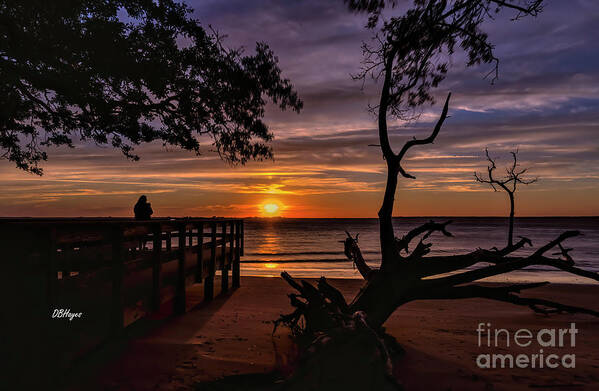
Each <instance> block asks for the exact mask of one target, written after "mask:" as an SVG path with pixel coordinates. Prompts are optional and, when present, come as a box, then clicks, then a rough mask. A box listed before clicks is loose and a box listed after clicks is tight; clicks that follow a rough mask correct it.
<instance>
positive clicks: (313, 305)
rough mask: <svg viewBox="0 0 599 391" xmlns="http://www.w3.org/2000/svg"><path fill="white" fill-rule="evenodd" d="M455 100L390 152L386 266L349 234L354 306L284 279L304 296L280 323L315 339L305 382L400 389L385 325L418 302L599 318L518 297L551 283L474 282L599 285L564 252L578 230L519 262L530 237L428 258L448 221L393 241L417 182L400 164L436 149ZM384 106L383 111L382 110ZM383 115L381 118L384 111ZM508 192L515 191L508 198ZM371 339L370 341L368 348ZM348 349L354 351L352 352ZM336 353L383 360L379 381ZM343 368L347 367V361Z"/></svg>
mask: <svg viewBox="0 0 599 391" xmlns="http://www.w3.org/2000/svg"><path fill="white" fill-rule="evenodd" d="M449 99H450V96H448V97H447V100H446V101H445V105H444V107H443V111H442V113H441V117H440V118H439V120H438V121H437V124H436V126H435V128H434V129H433V132H432V133H431V135H430V136H429V137H427V138H425V139H421V140H420V139H413V140H410V141H408V142H407V143H406V144H405V145H404V147H403V148H402V150H401V151H400V152H399V154H397V155H396V154H394V153H393V152H392V151H391V149H390V148H386V147H383V151H384V154H385V159H386V161H387V167H388V175H387V179H388V181H387V187H386V190H385V197H384V200H383V205H382V207H381V210H380V211H379V223H380V230H381V233H380V237H381V256H382V257H381V258H382V260H381V266H380V268H379V269H373V268H371V267H370V266H369V265H368V264H367V262H366V261H365V260H364V258H363V257H362V253H361V251H360V248H359V246H358V241H357V237H356V238H353V237H352V236H351V235H350V234H349V233H348V234H347V238H346V240H345V254H346V255H347V257H348V258H349V259H350V260H351V261H352V262H353V263H355V264H356V266H357V268H358V270H359V271H360V274H361V275H362V276H363V277H364V279H365V285H364V287H363V288H362V289H361V290H360V292H359V293H358V294H357V296H356V297H355V298H354V299H353V300H352V301H351V302H350V303H347V302H346V301H345V299H344V298H343V295H342V294H341V293H340V292H339V291H337V290H336V289H335V288H334V287H332V286H331V285H329V284H328V283H327V281H326V280H325V279H324V277H323V278H321V279H320V281H319V283H318V285H317V286H316V287H315V286H313V285H312V284H310V283H309V282H307V281H301V282H297V281H295V280H294V279H293V278H292V277H291V276H290V275H288V274H287V273H283V274H282V276H283V278H284V279H285V280H286V281H287V282H288V283H289V284H290V285H291V286H292V287H293V288H294V289H296V290H297V291H298V293H295V294H291V295H289V297H290V299H291V304H292V305H293V306H294V307H295V311H294V312H293V313H291V314H289V315H284V316H282V317H281V318H280V319H279V320H278V321H277V322H276V325H278V324H279V323H283V324H285V325H287V326H289V327H290V328H291V329H292V330H293V332H294V334H295V335H302V336H303V337H304V338H305V337H306V336H308V341H312V342H311V343H310V344H308V345H307V346H306V350H305V351H306V358H305V359H304V360H303V361H302V362H303V363H304V364H302V368H303V369H302V371H300V372H301V373H303V374H304V375H302V376H308V375H307V373H308V372H310V371H308V372H306V371H305V368H306V367H308V368H312V369H313V370H315V368H320V370H321V371H325V369H323V368H326V372H327V375H326V376H327V379H331V378H335V379H337V378H338V379H341V378H342V379H344V380H343V381H345V382H347V381H349V384H354V385H355V384H358V383H360V382H363V381H367V382H379V383H377V384H380V386H379V388H380V389H385V388H389V387H390V388H389V389H395V388H394V387H397V386H398V385H397V384H396V383H394V380H393V377H392V373H393V360H394V358H395V357H396V356H397V355H398V354H399V353H400V352H401V349H400V348H399V345H398V344H397V342H396V341H395V340H394V339H393V337H391V336H388V335H386V334H385V332H384V328H383V325H384V323H385V321H386V320H387V319H388V318H389V316H391V314H392V313H393V312H394V311H395V310H396V309H397V308H398V307H400V306H401V305H403V304H405V303H408V302H410V301H414V300H423V299H427V300H430V299H460V298H473V297H479V298H487V299H491V300H498V301H504V302H509V303H513V304H516V305H523V306H528V307H530V308H531V309H532V310H533V311H536V312H539V313H543V314H547V313H552V312H569V313H574V312H579V313H584V314H589V315H593V316H599V312H597V311H594V310H590V309H586V308H581V307H576V306H569V305H563V304H560V303H558V302H554V301H550V300H545V299H537V298H528V297H521V296H519V295H518V294H519V293H520V292H521V291H522V290H525V289H531V288H535V287H538V286H540V285H544V284H546V283H540V284H538V283H537V284H513V285H508V286H500V287H488V286H484V285H476V284H471V283H473V282H475V281H478V280H480V279H483V278H486V277H491V276H495V275H499V274H503V273H509V272H510V271H514V270H519V269H522V268H525V267H527V266H531V265H546V266H551V267H554V268H557V269H560V270H563V271H566V272H569V273H573V274H576V275H579V276H584V277H587V278H590V279H594V280H595V281H599V275H598V274H597V273H593V272H589V271H585V270H583V269H579V268H577V267H575V266H574V261H573V259H572V258H571V257H570V255H569V254H568V252H569V251H570V250H571V249H567V248H564V247H563V246H562V243H563V242H564V241H565V240H567V239H569V238H571V237H574V236H577V235H579V234H580V233H579V232H578V231H567V232H564V233H563V234H561V235H560V236H559V237H557V238H556V239H554V240H552V241H551V242H549V243H547V244H545V245H543V246H542V247H540V248H539V249H537V250H536V251H535V252H534V253H533V254H531V255H529V256H525V257H522V256H512V253H513V252H515V251H516V250H518V249H520V248H522V247H524V246H526V245H528V246H532V242H531V241H530V240H529V239H527V238H521V239H520V240H519V241H518V242H517V243H515V244H514V243H512V244H508V245H507V246H506V247H504V248H502V249H497V248H493V249H489V250H486V249H477V250H475V251H472V252H470V253H467V254H461V255H452V256H427V254H428V253H429V252H430V247H431V245H432V244H431V243H427V242H425V241H426V240H427V239H428V238H429V237H430V236H431V235H432V234H433V233H435V232H439V233H442V234H443V235H446V236H452V234H451V233H450V232H449V231H448V229H447V226H448V224H450V221H447V222H444V223H437V222H433V221H430V222H428V223H426V224H423V225H421V226H419V227H417V228H414V229H413V230H411V231H409V232H408V233H407V234H405V235H404V236H403V237H401V238H397V237H395V236H394V235H393V223H392V219H391V212H392V210H393V202H394V193H395V190H396V186H397V177H398V175H399V174H402V176H403V177H406V178H413V177H412V176H411V175H410V174H408V173H407V172H406V171H405V170H404V169H403V168H402V167H401V158H402V157H403V156H404V155H405V153H406V152H407V151H408V150H409V149H410V148H411V147H413V146H415V145H423V144H430V143H432V142H433V141H434V139H435V137H436V136H437V134H438V133H439V130H440V129H441V126H442V125H443V122H444V121H445V119H446V117H447V111H448V106H449ZM381 106H383V105H382V104H381ZM380 115H381V116H382V115H383V113H381V114H380ZM381 125H383V127H384V126H385V125H386V121H385V119H384V118H379V126H381ZM380 134H381V145H382V146H384V145H385V144H386V143H387V145H388V140H386V132H380ZM385 151H386V152H385ZM508 194H511V193H509V192H508ZM555 247H557V248H558V249H559V252H558V253H555V254H553V255H559V256H561V257H560V258H554V257H549V256H547V255H546V253H547V252H549V251H551V250H552V249H553V248H555ZM482 262H485V263H490V264H491V265H490V266H483V267H480V268H477V269H474V270H468V271H462V272H458V273H457V274H452V275H450V276H444V277H435V276H436V275H440V274H444V273H448V272H456V271H460V270H462V269H465V268H468V267H470V266H474V265H476V264H478V263H482ZM465 284H466V285H465ZM302 324H303V327H302V326H301V325H302ZM364 341H369V342H368V343H365V342H364ZM348 346H351V347H352V348H348ZM368 347H369V348H368ZM331 349H332V350H331ZM352 349H353V350H352ZM335 351H337V352H340V351H343V352H345V353H344V354H354V355H355V357H361V358H363V357H371V358H372V359H373V360H374V361H373V362H375V361H376V362H377V363H378V364H377V365H382V366H383V367H384V368H385V370H384V371H380V372H376V371H375V372H373V373H370V374H369V375H368V376H375V377H376V378H375V379H371V378H368V379H366V380H365V379H364V378H363V376H366V375H364V373H361V372H360V370H359V369H358V368H351V367H350V368H347V367H345V368H340V367H339V366H337V365H333V364H330V362H331V360H333V355H334V352H335ZM318 352H320V353H318ZM352 352H353V353H352ZM322 357H330V360H329V359H326V360H323V359H322ZM381 358H382V359H381ZM312 360H316V361H312ZM350 361H351V360H350ZM343 362H344V363H347V361H343ZM357 362H360V361H359V360H358V361H357ZM306 363H309V364H306ZM348 373H349V374H350V375H348ZM381 374H384V376H382V375H381ZM297 376H299V375H297V374H296V376H295V377H294V382H295V383H294V384H301V385H302V386H305V383H302V382H301V381H300V380H298V377H297ZM348 376H349V378H348ZM356 376H357V377H356ZM377 376H378V377H377ZM381 376H382V377H381ZM300 377H301V376H300ZM348 379H349V380H348ZM312 380H314V379H312ZM312 380H311V381H312ZM311 381H310V382H311ZM339 381H341V380H339ZM298 382H299V383H298ZM300 388H301V387H300ZM300 388H298V389H300ZM348 389H359V388H355V387H354V388H348Z"/></svg>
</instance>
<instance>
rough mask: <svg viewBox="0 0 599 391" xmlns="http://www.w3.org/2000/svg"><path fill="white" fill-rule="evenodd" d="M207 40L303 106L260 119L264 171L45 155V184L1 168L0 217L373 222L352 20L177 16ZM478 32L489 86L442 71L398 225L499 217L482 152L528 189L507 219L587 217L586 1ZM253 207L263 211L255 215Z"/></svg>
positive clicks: (289, 10)
mask: <svg viewBox="0 0 599 391" xmlns="http://www.w3.org/2000/svg"><path fill="white" fill-rule="evenodd" d="M188 4H190V5H191V6H192V7H193V8H194V9H195V16H196V17H197V18H198V19H199V20H200V21H201V22H202V24H204V25H206V26H207V25H208V24H211V25H212V26H213V27H214V28H215V29H217V30H219V31H220V32H221V33H223V34H227V35H228V37H227V39H226V44H227V45H229V46H240V45H242V46H245V47H246V48H247V50H248V51H251V50H252V49H253V46H254V42H256V41H265V42H267V43H268V44H270V46H271V47H272V48H273V50H274V51H275V53H276V54H277V56H278V57H279V60H280V65H281V68H282V70H283V73H284V75H285V76H286V77H288V78H290V79H291V80H292V82H293V83H294V85H295V87H296V89H297V90H298V93H299V94H300V96H301V97H302V99H303V100H304V110H303V111H302V113H301V114H299V115H298V114H296V113H292V112H283V113H281V112H278V111H276V110H274V109H272V110H268V113H267V116H266V122H267V123H268V124H269V126H270V128H271V130H272V131H273V132H274V134H275V142H274V144H273V145H274V152H275V161H274V162H273V161H265V162H251V163H249V164H247V165H246V166H245V167H231V166H229V165H227V164H226V163H223V162H222V161H220V160H219V159H218V157H217V156H216V155H215V154H214V153H213V152H210V146H209V144H205V145H204V149H203V155H202V156H201V157H196V156H195V155H193V154H192V153H189V152H181V151H177V150H175V149H169V150H165V149H164V148H162V146H161V145H159V144H156V145H146V146H143V147H138V148H137V152H138V153H139V155H140V156H141V160H140V161H139V162H131V161H127V160H126V159H125V158H124V157H123V156H122V155H121V154H120V152H118V151H115V150H112V149H111V148H109V147H98V146H94V145H78V146H77V148H75V149H67V148H61V149H52V150H50V151H49V156H50V158H49V161H48V162H46V163H45V164H44V169H45V175H44V176H43V177H37V176H33V175H30V174H26V173H24V172H21V171H18V170H17V169H16V168H14V166H13V164H11V163H9V162H7V161H5V160H0V178H1V181H2V185H3V186H2V192H0V216H107V215H110V216H128V215H131V213H132V207H133V204H135V202H136V200H137V198H138V197H139V195H141V194H145V195H147V197H148V199H149V201H150V202H151V203H152V206H153V208H154V210H155V215H158V216H213V215H216V216H242V217H243V216H265V215H271V216H274V215H280V216H285V217H375V216H376V213H377V210H378V208H379V206H380V202H381V200H382V193H383V189H384V185H385V165H384V161H383V160H382V157H381V152H380V149H379V148H376V147H369V146H368V144H376V143H378V140H377V133H376V127H375V125H376V124H375V118H374V117H372V115H371V114H369V113H368V112H367V106H368V104H369V103H376V101H377V94H378V91H379V88H380V86H379V85H373V84H367V85H366V86H365V88H364V90H362V89H361V84H360V83H359V82H355V81H352V80H351V77H350V74H352V73H356V72H357V71H358V70H359V66H360V60H361V49H360V45H361V42H362V41H365V40H369V38H370V35H371V32H370V31H368V30H366V29H365V28H364V24H365V22H366V19H365V17H364V16H363V15H354V14H351V13H349V12H348V11H346V9H345V7H344V5H343V2H342V1H341V0H339V1H319V0H303V1H277V0H263V1H262V0H256V1H245V0H232V1H229V0H227V1H224V0H204V1H200V0H196V1H188ZM510 16H513V15H512V14H510V13H509V12H508V13H506V14H505V16H504V17H499V18H498V19H497V20H496V21H494V22H491V23H489V24H487V31H488V32H489V35H490V40H491V42H493V43H495V44H496V54H497V56H498V57H499V58H500V59H501V64H500V77H499V80H498V81H497V82H496V83H495V84H494V85H490V83H489V80H485V79H484V78H483V76H484V75H485V74H486V73H487V72H488V71H489V70H490V66H489V65H486V66H482V67H481V68H475V69H464V67H463V66H462V65H461V64H462V63H463V59H462V57H461V56H459V55H458V56H456V57H455V58H454V64H455V67H454V68H453V69H452V70H450V77H448V79H447V80H446V81H445V82H444V83H443V84H442V85H441V87H440V88H439V90H438V91H437V96H438V97H439V99H438V101H442V99H443V98H444V96H445V94H446V93H447V92H448V91H451V92H452V93H453V98H452V102H451V106H450V115H451V117H450V118H448V120H447V121H446V124H445V126H444V127H443V129H442V131H441V133H440V134H439V136H438V138H437V141H436V142H435V144H433V145H427V146H424V147H420V148H414V149H412V151H411V152H410V153H409V154H408V156H407V159H406V160H405V161H404V167H405V168H406V170H407V171H408V172H410V173H412V174H414V175H415V176H416V177H417V179H416V180H409V179H401V180H400V185H399V191H398V194H397V196H396V207H395V215H397V216H440V215H444V216H447V215H453V216H487V215H504V214H506V211H507V209H506V208H507V199H506V197H505V194H503V193H493V191H492V190H491V189H489V188H488V187H485V186H483V185H481V184H478V183H475V182H474V180H473V172H474V171H480V170H485V169H486V162H485V160H484V149H485V147H488V148H489V150H490V151H491V154H492V156H496V157H498V159H499V160H498V163H499V164H500V165H502V166H503V165H504V164H507V163H509V158H510V156H509V154H508V152H509V151H510V150H512V149H516V148H518V149H519V151H520V158H521V160H522V165H523V166H530V167H531V169H530V173H531V175H532V176H538V177H539V182H538V183H536V184H533V185H531V186H528V187H526V188H522V189H521V191H520V192H519V193H518V194H517V210H516V213H517V214H518V215H520V216H540V215H587V216H588V215H594V216H596V215H599V205H598V202H597V200H598V199H599V170H598V169H599V39H598V37H599V34H598V27H597V26H599V2H597V1H595V0H576V1H574V0H573V1H568V0H555V1H548V2H547V6H546V7H545V11H544V12H543V13H542V14H541V15H540V16H539V17H538V18H536V19H533V18H525V19H523V20H521V21H517V22H509V21H507V19H509V17H510ZM440 109H441V108H440V105H439V104H436V105H435V106H433V107H426V108H425V111H424V113H423V115H422V117H421V119H420V121H419V122H417V123H411V124H403V123H400V122H393V123H392V125H393V129H392V131H391V134H392V141H393V145H394V146H395V149H396V151H397V150H399V148H401V145H402V143H403V141H404V140H407V139H408V138H410V137H412V136H423V135H428V133H429V132H430V130H431V127H432V126H433V124H434V122H435V121H436V118H437V116H438V114H439V112H440ZM265 205H267V206H266V207H265Z"/></svg>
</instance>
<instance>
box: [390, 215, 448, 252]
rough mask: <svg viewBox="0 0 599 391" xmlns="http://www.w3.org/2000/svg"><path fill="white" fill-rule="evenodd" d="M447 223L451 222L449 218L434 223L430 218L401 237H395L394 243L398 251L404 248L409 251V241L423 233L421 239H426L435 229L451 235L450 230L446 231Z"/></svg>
mask: <svg viewBox="0 0 599 391" xmlns="http://www.w3.org/2000/svg"><path fill="white" fill-rule="evenodd" d="M448 224H451V220H449V221H446V222H444V223H435V222H434V221H432V220H431V221H429V222H428V223H425V224H422V225H421V226H419V227H416V228H414V229H412V230H411V231H410V232H408V233H407V234H406V235H404V236H403V237H402V238H401V239H398V238H395V245H396V246H397V249H398V250H399V251H402V250H404V251H405V252H406V253H407V252H409V249H408V246H409V244H410V242H411V241H412V240H414V238H416V237H417V236H419V235H421V234H423V233H426V235H424V237H423V238H422V240H424V239H427V238H428V237H429V236H430V235H431V234H432V233H433V232H435V231H438V232H441V233H442V234H443V235H445V236H453V235H452V234H451V232H449V231H447V229H446V227H447V225H448Z"/></svg>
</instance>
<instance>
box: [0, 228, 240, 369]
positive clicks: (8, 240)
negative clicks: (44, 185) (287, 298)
mask: <svg viewBox="0 0 599 391" xmlns="http://www.w3.org/2000/svg"><path fill="white" fill-rule="evenodd" d="M0 238H1V245H2V254H1V255H2V266H3V270H4V272H5V277H4V278H3V280H4V284H3V285H4V286H5V287H7V288H9V291H8V292H7V293H8V294H9V296H8V297H6V296H5V297H4V303H5V304H8V306H7V305H5V306H4V308H8V309H9V311H12V313H13V316H15V317H17V318H16V319H8V320H9V321H8V322H7V323H6V324H7V326H9V327H8V331H9V332H8V335H9V337H6V338H7V340H6V341H5V342H6V343H7V345H8V346H10V347H12V349H10V350H14V352H12V354H13V357H15V358H16V361H15V365H16V366H22V365H26V366H28V367H32V366H33V367H37V368H48V367H51V368H53V369H52V370H51V371H50V372H52V371H60V370H61V369H64V368H68V367H69V366H70V364H72V362H73V361H74V360H76V359H77V358H78V357H80V356H81V355H83V354H84V353H86V352H88V351H90V350H93V349H95V348H96V347H97V346H98V345H100V344H101V343H102V342H104V341H106V340H110V339H115V338H118V337H119V336H120V335H122V334H123V332H124V329H125V328H126V327H127V326H128V325H130V324H132V323H134V322H135V321H136V320H138V319H140V318H144V317H153V316H156V315H155V314H163V313H165V312H167V313H171V314H174V315H177V314H182V313H184V312H185V311H186V310H187V309H188V308H189V306H190V300H189V299H188V291H189V289H190V288H191V287H193V288H194V289H195V291H198V289H197V288H198V285H197V284H201V285H203V289H200V291H202V295H201V296H202V297H201V299H202V300H212V298H213V297H214V293H215V281H216V280H220V289H219V291H220V292H227V291H228V290H229V287H230V286H231V287H232V288H235V287H238V286H239V284H240V270H239V266H240V262H239V261H240V257H241V256H242V255H243V220H240V219H224V218H212V219H207V218H176V219H172V218H156V219H152V220H146V221H140V220H134V219H121V218H98V219H84V218H80V219H0ZM194 301H195V302H196V303H197V294H195V296H194ZM57 310H58V311H57ZM60 310H63V312H62V313H61V312H60ZM65 310H68V314H70V316H69V315H68V314H67V313H66V311H65ZM77 314H81V315H77ZM70 317H72V320H70V319H69V318H70ZM57 352H60V353H59V354H57ZM38 353H39V354H38ZM19 359H20V360H19ZM17 362H20V364H17ZM24 380H26V379H24Z"/></svg>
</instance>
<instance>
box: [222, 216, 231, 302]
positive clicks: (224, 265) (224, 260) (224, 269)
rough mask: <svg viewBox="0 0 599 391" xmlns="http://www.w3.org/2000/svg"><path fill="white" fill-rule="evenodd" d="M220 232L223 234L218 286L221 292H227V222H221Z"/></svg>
mask: <svg viewBox="0 0 599 391" xmlns="http://www.w3.org/2000/svg"><path fill="white" fill-rule="evenodd" d="M222 227H223V228H222V230H223V231H222V232H223V235H222V236H223V239H222V242H221V247H222V251H221V256H220V270H221V279H220V286H221V292H223V293H224V292H228V291H229V269H228V267H227V222H226V221H223V223H222Z"/></svg>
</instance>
